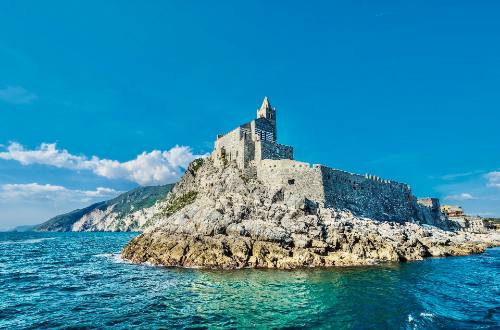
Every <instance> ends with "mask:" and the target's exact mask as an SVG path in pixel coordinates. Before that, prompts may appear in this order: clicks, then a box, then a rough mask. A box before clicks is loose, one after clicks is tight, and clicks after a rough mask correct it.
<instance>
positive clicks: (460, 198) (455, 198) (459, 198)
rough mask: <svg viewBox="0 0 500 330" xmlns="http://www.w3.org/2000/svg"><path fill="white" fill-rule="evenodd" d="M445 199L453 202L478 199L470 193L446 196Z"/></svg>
mask: <svg viewBox="0 0 500 330" xmlns="http://www.w3.org/2000/svg"><path fill="white" fill-rule="evenodd" d="M444 199H448V200H453V201H467V200H472V199H477V198H476V197H474V196H472V194H469V193H461V194H457V195H449V196H446V197H445V198H444Z"/></svg>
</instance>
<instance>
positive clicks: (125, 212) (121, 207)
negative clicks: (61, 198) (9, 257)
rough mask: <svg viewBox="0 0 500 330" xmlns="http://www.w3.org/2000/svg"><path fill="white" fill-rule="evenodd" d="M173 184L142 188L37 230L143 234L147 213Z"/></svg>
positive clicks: (56, 219)
mask: <svg viewBox="0 0 500 330" xmlns="http://www.w3.org/2000/svg"><path fill="white" fill-rule="evenodd" d="M173 186H174V185H173V184H167V185H164V186H151V187H139V188H136V189H133V190H131V191H128V192H126V193H123V194H121V195H119V196H118V197H115V198H113V199H110V200H108V201H104V202H99V203H95V204H92V205H90V206H88V207H86V208H83V209H78V210H74V211H71V212H69V213H65V214H61V215H58V216H56V217H54V218H52V219H50V220H48V221H46V222H44V223H42V224H40V225H37V226H35V227H34V228H33V230H34V231H139V230H140V229H141V226H142V225H143V224H144V223H145V221H147V211H146V210H145V209H147V208H151V207H152V206H154V205H155V203H156V202H157V201H158V200H161V199H163V198H164V197H165V196H166V195H167V194H168V192H169V191H170V190H172V187H173Z"/></svg>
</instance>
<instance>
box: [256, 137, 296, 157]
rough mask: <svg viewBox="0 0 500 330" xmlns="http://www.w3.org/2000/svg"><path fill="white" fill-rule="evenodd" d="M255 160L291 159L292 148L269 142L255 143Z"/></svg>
mask: <svg viewBox="0 0 500 330" xmlns="http://www.w3.org/2000/svg"><path fill="white" fill-rule="evenodd" d="M255 159H256V160H261V159H275V160H278V159H293V148H292V147H290V146H286V145H284V144H279V143H274V142H269V141H256V142H255Z"/></svg>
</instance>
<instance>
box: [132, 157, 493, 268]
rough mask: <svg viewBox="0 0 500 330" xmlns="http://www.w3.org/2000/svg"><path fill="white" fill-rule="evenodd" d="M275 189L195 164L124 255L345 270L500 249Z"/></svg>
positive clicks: (236, 172) (240, 173) (193, 263)
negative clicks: (325, 267)
mask: <svg viewBox="0 0 500 330" xmlns="http://www.w3.org/2000/svg"><path fill="white" fill-rule="evenodd" d="M284 189H285V188H284V187H279V186H278V187H274V188H272V189H271V188H269V187H268V186H266V185H265V184H263V183H262V182H260V181H259V180H258V179H257V178H256V176H255V175H253V174H252V171H248V170H242V169H240V168H238V167H237V166H236V164H235V163H231V162H230V163H229V164H227V165H225V166H223V167H221V166H215V165H214V164H213V162H212V160H211V159H210V158H208V159H205V160H197V161H195V162H193V163H192V164H191V165H190V166H189V168H188V171H187V172H186V174H185V175H184V176H183V178H182V179H181V181H180V182H179V183H178V184H176V186H175V187H174V188H173V190H172V192H171V193H170V194H169V195H168V197H167V198H166V199H165V200H163V201H161V202H158V203H156V204H155V206H154V207H155V211H154V212H151V214H153V213H154V214H153V216H152V217H151V218H150V219H149V221H148V222H147V223H145V225H144V227H143V228H144V229H145V231H144V233H143V234H141V235H139V236H138V237H136V238H135V239H133V240H132V241H131V242H130V243H129V244H128V245H127V246H126V247H125V249H124V251H123V253H122V255H123V257H124V258H125V259H128V260H131V261H133V262H148V263H151V264H155V265H166V266H183V267H209V268H241V267H266V268H295V267H311V266H346V265H363V264H373V263H377V262H383V261H405V260H419V259H422V258H424V257H429V256H447V255H464V254H470V253H479V252H482V251H484V249H485V247H486V246H488V245H498V244H499V242H500V238H499V237H498V236H491V235H490V236H488V237H480V236H474V237H472V236H470V235H469V236H467V235H466V234H457V233H455V232H449V231H444V230H441V229H438V228H436V227H432V226H422V225H419V224H416V223H411V222H402V223H399V222H386V221H385V222H382V221H376V220H373V219H368V218H360V217H356V216H354V215H353V214H352V213H351V212H350V211H349V210H347V209H333V208H324V207H322V206H320V205H319V204H318V203H316V202H314V201H311V200H309V199H307V198H305V197H304V196H303V195H301V194H300V193H293V194H290V193H285V190H284Z"/></svg>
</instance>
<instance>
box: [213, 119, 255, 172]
mask: <svg viewBox="0 0 500 330" xmlns="http://www.w3.org/2000/svg"><path fill="white" fill-rule="evenodd" d="M251 142H252V141H251V137H250V136H248V135H246V134H245V133H244V132H243V131H242V129H241V127H238V128H236V129H234V130H232V131H231V132H229V133H227V134H225V135H223V136H219V138H218V139H217V140H216V141H215V148H214V152H213V153H212V158H213V159H214V161H216V162H217V163H221V162H222V159H223V158H225V160H226V161H230V162H231V161H234V162H236V163H237V164H238V166H240V167H244V166H245V162H246V161H247V159H248V158H249V155H245V150H250V149H251V150H253V148H251V147H250V146H249V145H250V144H251ZM223 154H224V155H223Z"/></svg>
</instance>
